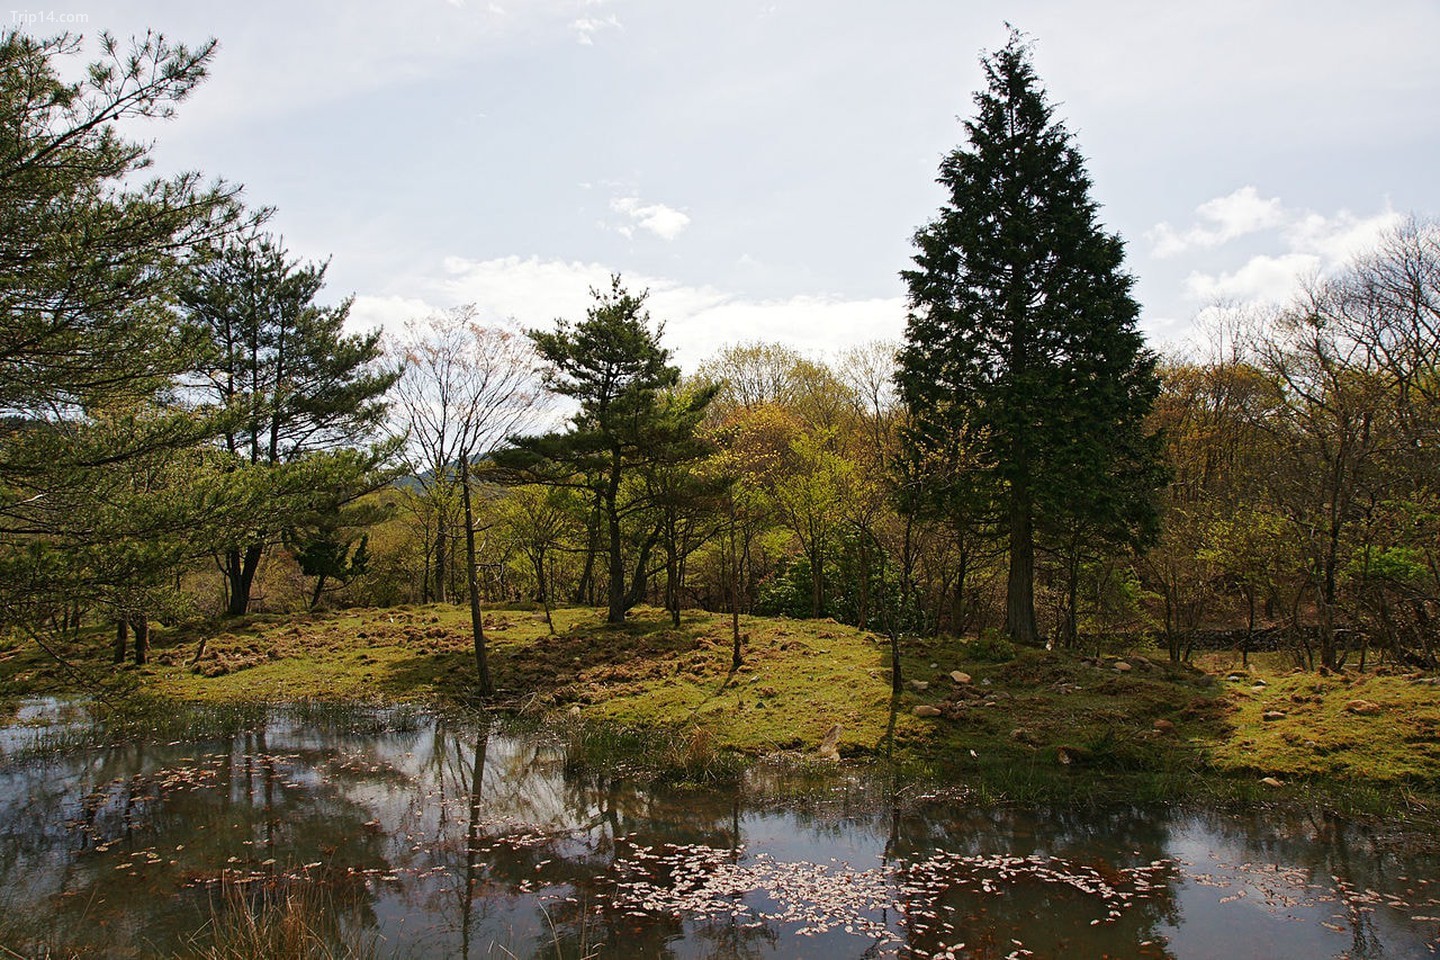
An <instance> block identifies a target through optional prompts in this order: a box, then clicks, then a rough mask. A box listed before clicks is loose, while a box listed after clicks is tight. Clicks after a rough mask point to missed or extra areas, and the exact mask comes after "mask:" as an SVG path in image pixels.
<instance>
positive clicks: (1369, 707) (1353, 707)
mask: <svg viewBox="0 0 1440 960" xmlns="http://www.w3.org/2000/svg"><path fill="white" fill-rule="evenodd" d="M1345 712H1346V713H1354V714H1358V715H1359V716H1362V717H1373V716H1376V715H1378V714H1381V713H1384V712H1385V708H1384V707H1382V706H1380V704H1378V703H1376V702H1375V701H1374V700H1351V701H1350V702H1349V703H1347V704H1345Z"/></svg>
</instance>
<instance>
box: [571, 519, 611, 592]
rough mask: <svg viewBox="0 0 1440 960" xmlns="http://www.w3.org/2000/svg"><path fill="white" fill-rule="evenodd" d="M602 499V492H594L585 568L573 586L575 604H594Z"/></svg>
mask: <svg viewBox="0 0 1440 960" xmlns="http://www.w3.org/2000/svg"><path fill="white" fill-rule="evenodd" d="M603 503H604V497H603V496H602V491H600V490H596V491H595V509H594V510H592V511H590V522H589V523H588V524H587V525H586V527H585V566H584V567H583V568H582V569H581V571H580V580H579V582H578V583H576V584H575V599H574V602H575V603H589V604H590V605H591V606H594V604H595V555H596V554H597V553H599V552H600V516H601V512H602V504H603Z"/></svg>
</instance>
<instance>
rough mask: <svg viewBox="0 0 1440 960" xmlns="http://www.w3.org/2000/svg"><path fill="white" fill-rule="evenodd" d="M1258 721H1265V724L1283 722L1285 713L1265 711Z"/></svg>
mask: <svg viewBox="0 0 1440 960" xmlns="http://www.w3.org/2000/svg"><path fill="white" fill-rule="evenodd" d="M1260 719H1261V720H1264V721H1266V722H1271V721H1275V720H1284V719H1285V711H1284V710H1266V711H1265V712H1264V713H1262V714H1260Z"/></svg>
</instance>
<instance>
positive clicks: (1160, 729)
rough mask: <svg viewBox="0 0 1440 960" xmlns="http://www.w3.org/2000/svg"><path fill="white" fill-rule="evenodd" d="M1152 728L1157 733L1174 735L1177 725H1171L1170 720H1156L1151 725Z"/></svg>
mask: <svg viewBox="0 0 1440 960" xmlns="http://www.w3.org/2000/svg"><path fill="white" fill-rule="evenodd" d="M1150 728H1151V729H1152V730H1154V731H1155V732H1156V733H1174V732H1175V724H1173V723H1171V722H1170V721H1169V720H1164V719H1161V720H1156V721H1155V722H1154V723H1152V724H1150Z"/></svg>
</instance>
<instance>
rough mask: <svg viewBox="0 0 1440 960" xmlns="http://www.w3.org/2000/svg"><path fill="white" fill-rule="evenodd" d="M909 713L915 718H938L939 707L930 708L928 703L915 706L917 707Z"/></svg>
mask: <svg viewBox="0 0 1440 960" xmlns="http://www.w3.org/2000/svg"><path fill="white" fill-rule="evenodd" d="M910 712H911V713H913V714H914V715H915V716H917V717H938V716H940V708H939V707H933V706H931V705H930V704H928V703H922V704H919V705H917V706H916V707H915V709H914V710H911V711H910Z"/></svg>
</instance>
